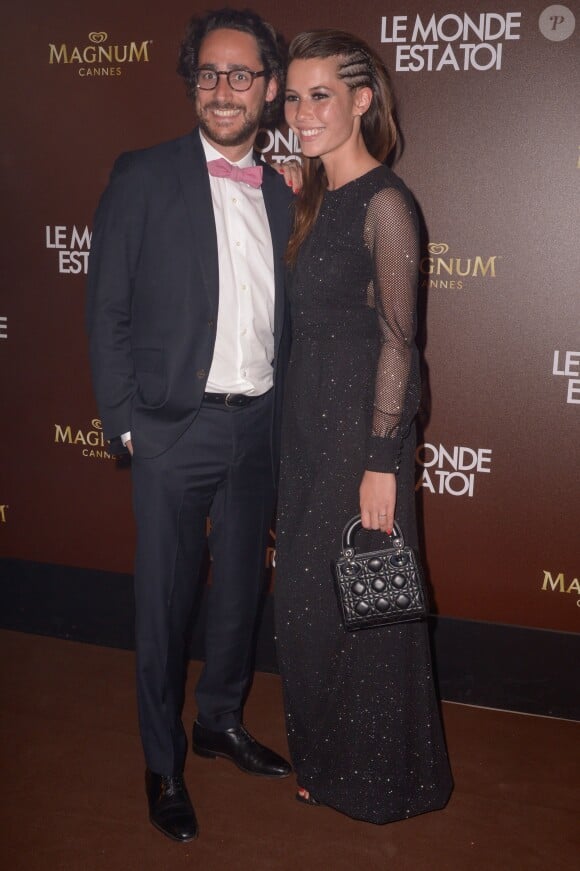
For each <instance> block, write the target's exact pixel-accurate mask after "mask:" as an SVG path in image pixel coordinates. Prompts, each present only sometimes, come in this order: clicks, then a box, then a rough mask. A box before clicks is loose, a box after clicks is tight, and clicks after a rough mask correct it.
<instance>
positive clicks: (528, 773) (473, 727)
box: [0, 632, 580, 871]
mask: <svg viewBox="0 0 580 871" xmlns="http://www.w3.org/2000/svg"><path fill="white" fill-rule="evenodd" d="M0 657H1V660H0V661H1V662H2V714H1V720H0V724H1V741H2V744H1V747H2V751H1V753H2V815H1V819H2V832H1V837H0V863H1V864H0V867H1V868H2V869H6V871H61V869H62V871H149V869H151V871H153V869H155V871H181V869H190V871H192V869H195V871H306V869H315V871H318V869H325V871H347V869H348V871H353V869H354V871H358V869H361V871H379V869H381V871H382V869H385V871H387V869H392V871H456V869H458V871H479V869H481V871H484V869H485V871H508V869H509V871H536V869H538V871H540V869H541V871H571V869H573V868H576V867H578V866H579V864H580V862H579V860H580V850H579V846H580V844H579V839H578V826H577V823H578V806H579V804H580V802H579V798H580V795H579V791H578V784H579V782H580V777H579V773H580V772H579V767H580V766H579V753H578V739H579V737H580V733H579V727H578V724H577V723H574V722H567V721H562V720H551V719H546V718H538V717H529V716H524V715H519V714H510V713H504V712H499V711H489V710H484V709H478V708H469V707H463V706H458V705H452V704H444V706H443V713H444V719H445V726H446V732H447V740H448V744H449V752H450V756H451V762H452V767H453V772H454V776H455V783H456V787H455V792H454V794H453V796H452V798H451V801H450V803H449V805H448V807H447V808H446V809H445V810H444V811H441V812H439V813H433V814H427V815H425V816H422V817H417V818H415V819H412V820H407V821H405V822H400V823H395V824H391V825H389V826H384V827H375V826H372V825H368V824H364V823H358V822H354V821H352V820H350V819H348V818H346V817H344V816H341V815H340V814H337V813H335V812H333V811H330V810H328V809H326V808H310V807H304V806H302V805H300V804H298V803H297V802H296V801H294V799H293V795H294V781H293V779H291V778H289V779H287V780H284V781H280V782H276V781H264V780H261V779H259V778H252V777H249V776H247V775H244V774H243V773H241V772H239V771H238V770H237V769H236V768H235V767H234V766H232V765H231V764H229V763H228V762H226V761H223V760H204V759H200V758H198V757H195V756H193V755H192V754H190V755H189V759H188V763H187V768H186V777H187V782H188V786H189V790H190V793H191V796H192V799H193V802H194V805H195V808H196V812H197V815H198V818H199V822H200V829H201V834H200V838H199V840H198V841H195V842H193V843H192V844H189V845H179V844H174V843H172V842H171V841H169V840H167V839H166V838H164V837H163V836H162V835H160V834H159V833H157V832H156V831H155V830H154V829H153V828H152V827H151V825H150V824H149V822H148V821H147V816H146V804H145V795H144V790H143V762H142V757H141V748H140V743H139V737H138V732H137V723H136V714H135V703H134V692H133V654H131V653H127V652H125V651H119V650H111V649H107V648H100V647H93V646H90V645H83V644H76V643H72V642H67V641H59V640H56V639H52V638H41V637H38V636H33V635H25V634H20V633H14V632H0ZM197 671H198V666H197V664H195V663H192V664H191V668H190V677H191V678H192V681H193V679H195V675H196V673H197ZM188 695H189V700H188V702H187V704H186V710H185V722H186V723H187V726H188V729H189V726H190V725H191V723H192V722H193V719H194V715H195V711H194V706H193V701H192V700H191V692H190V693H189V694H188ZM246 725H247V726H248V728H249V729H250V731H252V732H253V733H254V734H255V735H256V737H258V738H259V739H260V740H262V741H264V742H265V743H267V744H270V745H271V746H272V747H274V748H275V749H276V750H278V751H280V752H283V753H285V752H286V744H285V738H284V727H283V717H282V703H281V692H280V682H279V679H278V678H277V677H276V676H273V675H264V674H258V675H257V676H256V680H255V683H254V687H253V689H252V692H251V695H250V699H249V701H248V704H247V707H246Z"/></svg>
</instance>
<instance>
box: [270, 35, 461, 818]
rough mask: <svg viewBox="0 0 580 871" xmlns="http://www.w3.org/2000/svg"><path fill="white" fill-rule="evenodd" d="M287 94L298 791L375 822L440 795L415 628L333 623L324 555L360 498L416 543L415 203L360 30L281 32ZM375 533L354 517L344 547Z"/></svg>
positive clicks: (288, 506) (289, 486) (281, 544)
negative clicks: (394, 154) (296, 161)
mask: <svg viewBox="0 0 580 871" xmlns="http://www.w3.org/2000/svg"><path fill="white" fill-rule="evenodd" d="M285 106H286V109H285V111H286V120H287V122H288V124H289V125H290V127H291V128H292V130H293V131H294V132H295V133H296V134H297V136H298V137H299V140H300V145H301V148H302V153H303V157H304V160H303V163H304V168H303V169H304V184H303V189H302V191H301V193H300V195H299V197H298V199H297V203H296V221H295V227H294V231H293V234H292V236H291V239H290V243H289V248H288V259H289V262H290V264H291V266H292V267H293V279H292V285H291V289H290V304H291V315H292V318H291V319H292V333H293V349H292V354H291V360H290V366H289V371H288V380H287V387H286V395H285V396H286V398H285V417H284V435H283V439H284V445H283V465H282V479H281V486H280V500H279V517H278V540H277V553H278V557H277V571H276V612H277V636H278V645H279V659H280V669H281V674H282V677H283V681H284V697H285V706H286V719H287V728H288V736H289V743H290V749H291V753H292V759H293V763H294V766H295V769H296V773H297V777H298V784H299V789H298V793H297V796H296V797H297V798H298V799H299V800H300V801H303V802H306V803H308V804H325V805H329V806H331V807H333V808H336V809H337V810H339V811H342V812H344V813H346V814H348V815H349V816H352V817H355V818H357V819H362V820H367V821H369V822H374V823H386V822H390V821H393V820H398V819H402V818H405V817H409V816H413V815H415V814H420V813H424V812H425V811H428V810H434V809H437V808H441V807H443V806H444V805H445V803H446V802H447V800H448V798H449V794H450V791H451V774H450V771H449V765H448V761H447V755H446V751H445V745H444V741H443V735H442V730H441V724H440V720H439V713H438V707H437V700H436V697H435V691H434V687H433V678H432V671H431V662H430V655H429V644H428V637H427V629H426V627H425V625H423V624H420V623H407V624H398V625H393V626H391V627H387V628H377V629H365V630H363V631H360V632H355V633H349V632H346V631H345V630H344V629H343V627H342V624H341V620H340V616H339V611H338V605H337V602H336V598H335V594H334V589H333V583H332V579H331V575H330V570H329V565H330V561H331V559H332V558H333V557H336V556H337V555H338V551H339V548H340V535H341V532H342V529H343V526H344V525H345V523H346V521H347V520H348V519H349V518H350V517H351V516H352V515H354V514H356V513H357V512H358V511H359V510H360V512H361V514H362V519H363V525H364V527H365V528H366V529H368V530H381V531H382V533H385V532H388V531H390V530H391V529H392V525H393V519H394V518H395V517H396V520H397V522H398V523H399V525H400V526H401V528H402V530H403V533H404V536H405V540H406V542H407V543H409V544H413V545H416V543H417V542H416V537H417V536H416V525H415V513H414V445H415V441H414V430H413V426H412V421H413V417H414V415H415V413H416V410H417V406H418V400H419V369H418V354H417V349H416V347H415V344H414V334H415V303H416V284H417V268H418V256H419V252H418V241H417V218H416V214H415V209H414V207H413V201H412V199H411V197H410V195H409V193H408V191H407V189H406V188H405V186H404V184H403V183H402V182H401V180H400V179H399V178H398V177H397V176H396V175H395V174H394V173H393V172H391V171H390V170H389V169H388V168H387V167H386V166H384V165H383V161H384V160H385V158H386V157H387V155H388V154H389V152H390V151H391V149H392V148H393V146H394V144H395V137H396V129H395V123H394V120H393V98H392V94H391V89H390V82H389V78H388V74H387V72H386V70H385V68H384V66H383V64H382V62H381V61H380V59H379V58H378V57H376V56H375V55H374V54H373V53H372V51H371V50H370V49H369V48H368V47H367V46H366V45H365V44H364V43H363V42H361V41H360V40H359V39H357V38H356V37H354V36H351V35H350V34H347V33H341V32H338V31H330V30H327V31H314V32H308V33H303V34H300V35H299V36H298V37H296V39H295V40H294V41H293V42H292V44H291V46H290V64H289V69H288V77H287V88H286V103H285ZM363 535H365V536H368V538H367V540H365V541H363V540H362V536H363ZM358 539H361V540H360V541H359V540H358ZM387 541H388V540H387V539H386V538H385V535H384V534H380V533H379V532H378V531H377V532H374V533H373V532H368V533H367V532H364V533H360V534H359V536H358V538H357V546H359V545H361V546H363V545H364V546H365V549H369V548H371V547H375V548H376V547H381V546H384V545H386V544H387Z"/></svg>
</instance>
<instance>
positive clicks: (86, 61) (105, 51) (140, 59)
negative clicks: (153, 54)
mask: <svg viewBox="0 0 580 871" xmlns="http://www.w3.org/2000/svg"><path fill="white" fill-rule="evenodd" d="M108 38H109V34H108V33H105V31H102V30H99V31H94V30H93V31H91V33H89V35H88V40H89V43H88V45H84V46H78V45H73V46H70V45H67V44H66V43H64V42H63V43H61V44H60V45H58V46H57V45H55V44H54V43H52V42H51V43H49V46H48V50H49V54H48V62H49V64H51V65H52V64H76V65H78V74H79V76H81V77H83V78H87V77H90V76H120V75H121V72H122V67H121V66H117V65H118V64H128V63H129V64H131V63H149V48H150V46H151V43H152V40H151V39H145V40H143V42H129V43H126V44H125V45H113V44H109V45H106V44H105V43H106V42H107V40H108Z"/></svg>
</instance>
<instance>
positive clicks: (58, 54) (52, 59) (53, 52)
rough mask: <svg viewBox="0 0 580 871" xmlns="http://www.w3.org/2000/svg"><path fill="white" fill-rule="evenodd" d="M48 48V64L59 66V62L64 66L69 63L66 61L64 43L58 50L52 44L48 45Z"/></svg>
mask: <svg viewBox="0 0 580 871" xmlns="http://www.w3.org/2000/svg"><path fill="white" fill-rule="evenodd" d="M48 47H49V49H50V54H49V58H48V62H49V64H59V63H61V62H62V63H64V64H68V63H70V61H69V60H67V53H66V45H65V44H64V42H63V43H62V45H61V47H60V49H57V47H56V45H53V44H52V42H51V43H49V46H48Z"/></svg>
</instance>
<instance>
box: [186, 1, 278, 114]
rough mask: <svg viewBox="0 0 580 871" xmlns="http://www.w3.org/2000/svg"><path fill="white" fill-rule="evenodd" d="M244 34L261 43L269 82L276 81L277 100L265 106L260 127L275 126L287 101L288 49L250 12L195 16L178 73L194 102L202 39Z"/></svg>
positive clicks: (225, 10) (264, 66) (221, 11)
mask: <svg viewBox="0 0 580 871" xmlns="http://www.w3.org/2000/svg"><path fill="white" fill-rule="evenodd" d="M224 29H226V30H241V31H242V32H243V33H249V34H250V36H253V37H254V38H255V40H256V42H257V43H258V51H259V53H260V61H261V63H262V66H263V68H264V69H265V70H266V82H268V81H270V79H275V80H276V81H277V82H278V92H277V94H276V96H275V97H274V99H273V100H272V101H271V102H269V103H266V105H265V106H264V111H263V113H262V118H261V124H262V125H271V124H274V123H275V122H276V121H277V120H278V119H279V117H280V110H281V107H282V103H283V100H284V76H285V57H284V55H285V47H284V43H283V40H282V38H281V37H280V36H279V34H277V33H276V31H275V30H274V28H273V27H272V25H271V24H268V22H267V21H264V19H263V18H260V16H259V15H256V13H255V12H252V11H251V10H250V9H242V10H240V9H230V8H229V7H224V8H223V9H216V10H215V11H212V12H207V13H206V14H205V15H204V16H203V17H197V16H194V17H193V18H192V19H191V21H190V22H189V24H188V27H187V31H186V34H185V38H184V40H183V42H182V43H181V48H180V51H179V59H178V63H177V72H178V73H179V75H180V76H182V77H183V79H184V80H185V85H186V89H187V95H188V96H189V97H190V98H191V99H192V100H195V94H196V82H195V70H196V69H197V65H198V57H199V49H200V46H201V43H202V41H203V39H204V38H205V37H206V36H207V35H208V33H211V31H212V30H224Z"/></svg>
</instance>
